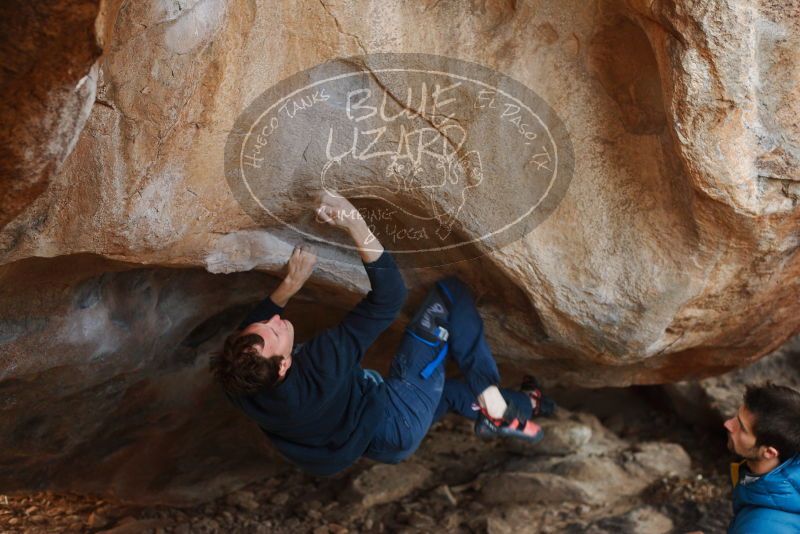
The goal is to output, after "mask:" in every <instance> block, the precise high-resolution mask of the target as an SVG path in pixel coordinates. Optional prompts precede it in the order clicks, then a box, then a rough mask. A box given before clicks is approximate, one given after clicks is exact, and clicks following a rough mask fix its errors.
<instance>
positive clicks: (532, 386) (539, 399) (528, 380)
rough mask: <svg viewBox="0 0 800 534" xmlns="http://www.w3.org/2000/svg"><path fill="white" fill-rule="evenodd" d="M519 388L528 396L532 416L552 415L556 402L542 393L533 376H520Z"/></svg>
mask: <svg viewBox="0 0 800 534" xmlns="http://www.w3.org/2000/svg"><path fill="white" fill-rule="evenodd" d="M519 389H520V391H522V392H523V393H526V394H527V395H528V397H530V399H531V406H532V407H533V417H552V416H553V413H554V412H555V411H556V403H555V401H554V400H553V399H551V398H550V397H547V396H545V395H544V394H543V393H542V388H541V386H540V385H539V381H538V380H536V377H535V376H533V375H525V376H524V377H523V378H522V384H521V385H520V387H519Z"/></svg>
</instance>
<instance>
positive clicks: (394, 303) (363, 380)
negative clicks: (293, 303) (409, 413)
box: [226, 250, 408, 475]
mask: <svg viewBox="0 0 800 534" xmlns="http://www.w3.org/2000/svg"><path fill="white" fill-rule="evenodd" d="M364 268H365V269H366V271H367V276H368V277H369V281H370V284H371V286H372V289H371V290H370V291H369V293H367V295H366V296H365V297H364V298H363V299H362V300H361V302H359V303H358V304H357V305H356V307H355V308H353V309H352V310H351V311H350V312H348V314H347V315H346V316H345V318H344V319H343V320H342V322H341V323H340V324H339V325H337V326H335V327H333V328H328V329H325V330H323V331H321V332H319V333H318V334H317V335H315V336H314V337H313V338H311V339H310V340H308V341H307V342H305V343H302V344H297V345H295V346H294V348H293V349H292V365H291V367H289V370H288V371H287V373H286V377H285V378H284V380H283V381H282V382H281V383H279V384H278V385H277V386H276V387H275V388H274V389H272V390H268V389H264V390H263V391H258V392H256V393H254V394H251V395H239V396H236V395H232V394H229V393H227V392H226V395H227V396H228V398H229V399H231V401H232V402H233V403H234V404H236V405H237V406H239V407H240V408H241V409H242V410H243V411H244V412H245V414H247V416H248V417H250V418H252V419H253V420H255V421H256V423H258V425H259V427H260V428H261V430H262V431H263V432H264V433H265V434H266V435H267V436H268V437H269V439H270V440H271V441H272V443H273V444H274V445H275V447H276V448H277V449H278V451H280V452H281V454H283V455H284V456H285V457H286V458H287V459H289V460H290V461H292V462H293V463H295V464H296V465H297V466H299V467H300V468H301V469H303V470H304V471H306V472H308V473H311V474H314V475H332V474H335V473H338V472H339V471H342V470H343V469H345V468H347V467H349V466H350V465H351V464H352V463H353V462H355V461H356V460H357V459H358V458H359V457H361V455H362V454H363V453H364V451H365V450H366V449H367V447H368V446H369V443H370V441H371V440H372V436H373V434H374V431H375V428H376V426H377V424H378V421H379V420H380V419H381V418H382V417H383V416H384V412H385V406H386V390H385V385H384V384H383V383H380V384H377V383H376V382H375V381H374V380H372V379H370V378H368V377H367V376H365V375H364V371H363V369H362V368H361V365H360V364H361V359H362V358H363V357H364V353H365V352H366V351H367V348H369V346H370V345H371V344H372V343H373V341H375V339H376V338H377V337H378V335H379V334H380V333H381V332H383V331H384V330H385V329H386V328H387V327H388V326H389V325H390V324H391V323H392V322H393V321H394V320H395V318H396V317H397V314H398V313H399V311H400V309H401V308H402V307H403V304H404V303H405V299H406V296H407V293H408V289H407V288H406V286H405V283H404V282H403V278H402V276H401V275H400V271H399V270H398V268H397V264H396V263H395V260H394V257H392V255H391V254H390V253H389V252H388V251H386V250H384V251H383V253H382V254H381V256H380V257H379V258H378V259H377V260H375V261H373V262H371V263H364ZM282 312H283V308H281V307H280V306H278V305H277V304H275V303H274V302H272V300H271V299H270V298H269V297H267V298H266V299H265V300H264V301H262V302H261V303H259V304H258V305H257V306H256V308H255V309H253V311H252V312H250V314H248V316H247V317H246V318H245V320H244V321H242V324H241V325H240V328H245V327H246V326H247V325H249V324H251V323H254V322H257V321H264V320H267V319H269V318H270V317H272V316H273V315H275V314H278V315H280V314H281V313H282Z"/></svg>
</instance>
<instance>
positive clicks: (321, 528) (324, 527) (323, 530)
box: [314, 525, 329, 534]
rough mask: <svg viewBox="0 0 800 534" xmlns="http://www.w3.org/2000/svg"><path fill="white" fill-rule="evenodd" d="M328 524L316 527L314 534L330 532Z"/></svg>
mask: <svg viewBox="0 0 800 534" xmlns="http://www.w3.org/2000/svg"><path fill="white" fill-rule="evenodd" d="M328 532H329V531H328V526H327V525H320V526H318V527H317V528H315V529H314V534H328Z"/></svg>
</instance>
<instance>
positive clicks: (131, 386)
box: [0, 0, 800, 528]
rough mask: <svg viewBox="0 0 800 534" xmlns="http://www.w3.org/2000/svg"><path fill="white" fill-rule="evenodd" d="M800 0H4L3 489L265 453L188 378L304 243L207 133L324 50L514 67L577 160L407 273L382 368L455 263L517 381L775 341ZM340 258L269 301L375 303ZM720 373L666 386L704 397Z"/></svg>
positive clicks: (337, 309) (636, 465)
mask: <svg viewBox="0 0 800 534" xmlns="http://www.w3.org/2000/svg"><path fill="white" fill-rule="evenodd" d="M799 14H800V3H798V1H797V0H782V1H768V0H762V1H760V2H747V3H743V2H733V1H726V0H721V1H718V2H710V3H703V2H700V3H697V2H689V1H682V0H656V1H648V2H644V1H639V0H628V1H623V0H615V1H611V0H608V1H604V0H597V1H585V0H564V1H558V2H555V1H553V2H551V1H527V2H513V1H505V0H476V1H471V2H469V3H463V2H458V1H448V0H428V1H425V2H416V3H405V2H377V1H375V2H334V1H330V0H314V1H308V2H292V3H286V2H270V1H256V0H164V1H161V0H148V1H143V2H138V1H125V0H108V1H91V0H85V1H79V0H62V1H60V2H51V3H49V4H48V6H40V5H38V4H34V3H30V2H27V1H23V0H10V1H7V2H3V3H2V6H0V52H2V53H0V65H2V70H0V72H2V83H0V199H2V200H1V201H0V347H2V350H1V351H0V444H1V445H2V446H1V447H0V488H3V490H6V491H8V492H10V491H13V490H23V489H27V490H33V489H36V490H44V489H57V490H63V491H76V492H82V493H96V494H100V495H105V496H110V497H113V498H118V499H123V500H127V501H130V502H136V503H139V504H153V505H155V504H164V503H168V504H175V505H178V504H180V505H190V504H196V503H198V502H204V501H206V500H208V499H211V498H215V497H219V496H222V495H227V494H229V493H230V491H232V490H234V489H238V488H240V487H241V486H242V485H243V484H247V483H250V482H255V481H258V480H264V477H271V476H273V475H275V474H276V473H277V472H278V471H279V470H280V469H281V467H280V463H279V462H277V461H276V460H275V457H274V454H273V453H272V452H271V450H270V449H269V447H268V446H267V445H266V444H265V443H264V440H263V439H262V437H261V435H260V433H259V432H258V430H257V429H255V428H254V427H253V426H252V425H251V424H250V423H249V422H248V421H246V420H244V418H243V416H241V414H238V413H237V412H235V411H234V410H233V409H232V407H230V406H229V405H227V404H226V402H225V400H224V397H223V396H222V395H221V393H220V392H219V391H218V389H216V388H215V387H214V385H213V384H211V383H210V380H209V376H208V373H207V371H206V369H207V363H208V358H209V356H210V354H211V353H212V352H213V351H215V350H216V349H217V348H218V347H219V346H220V343H221V340H222V339H223V338H224V337H225V335H226V334H227V333H228V332H229V331H230V330H231V329H232V328H233V326H234V325H235V324H236V323H237V322H238V320H239V319H240V318H241V317H242V316H243V315H244V314H245V313H246V311H247V308H248V306H251V305H253V303H255V302H256V301H257V300H258V299H260V298H263V297H264V296H265V295H266V294H268V292H269V291H270V290H271V288H273V287H274V286H275V285H276V284H277V282H278V277H279V276H280V274H281V270H282V268H283V265H284V264H285V262H286V260H287V258H288V256H289V253H290V251H291V249H292V247H293V246H294V244H295V243H293V242H290V241H288V240H286V239H285V238H284V237H283V234H282V233H281V232H280V229H278V228H264V227H262V226H259V225H257V224H255V223H254V221H252V220H251V219H250V218H248V216H247V215H246V214H245V213H244V211H243V210H242V209H241V208H240V207H239V206H238V205H237V203H236V201H235V199H234V198H233V195H232V194H231V192H230V191H229V190H228V188H227V184H226V182H225V180H224V176H223V174H224V173H223V161H222V159H223V148H224V145H225V140H226V135H227V133H228V132H229V130H230V129H231V127H232V124H233V122H234V120H235V118H236V116H237V115H238V113H239V112H241V110H242V109H243V108H244V107H245V106H246V105H247V104H248V103H249V102H250V101H251V100H252V99H253V98H255V97H256V96H257V95H258V94H260V93H261V92H262V91H264V90H265V89H266V88H267V87H270V86H272V85H274V84H275V83H277V82H278V81H280V80H282V79H284V78H286V77H287V76H290V75H291V74H293V73H295V72H297V71H300V70H303V69H305V68H309V67H312V66H314V65H317V64H319V63H321V62H324V61H327V60H330V59H332V58H336V57H341V56H348V55H353V54H368V53H372V52H421V53H436V54H441V55H449V56H453V57H458V58H462V59H466V60H470V61H474V62H477V63H480V64H483V65H486V66H488V67H491V68H493V69H496V70H498V71H501V72H503V73H506V74H508V75H510V76H512V77H513V78H515V79H517V80H519V81H520V82H522V83H524V84H525V85H527V86H528V87H530V88H531V89H532V90H533V91H535V92H536V93H537V94H538V95H540V96H541V97H542V98H543V99H544V100H545V101H547V102H548V104H549V105H550V106H551V107H552V108H553V109H554V110H555V111H556V113H557V114H558V115H559V116H560V117H561V119H562V120H563V121H564V123H565V125H566V127H567V129H568V130H569V131H570V133H571V138H572V143H573V147H574V152H575V156H576V158H575V160H576V168H575V173H574V178H573V180H572V182H571V184H570V188H569V191H568V193H567V195H566V197H565V198H564V199H563V201H562V202H561V204H560V205H559V206H558V208H557V209H556V210H555V211H554V212H553V214H552V215H551V216H550V217H549V218H548V219H547V220H546V221H545V222H544V223H542V224H541V225H540V226H538V227H537V228H536V229H535V231H533V232H532V233H530V234H529V235H528V236H526V237H525V238H524V239H521V240H519V241H517V242H515V243H513V244H511V245H509V246H507V247H505V248H503V249H502V250H492V251H489V250H487V251H484V252H486V254H485V255H484V256H482V257H481V258H480V259H477V260H474V261H471V262H462V263H458V264H454V265H450V266H446V267H443V268H441V269H424V270H423V269H413V268H408V269H406V270H405V271H404V277H405V279H406V282H407V285H408V286H409V287H410V288H411V289H412V296H411V298H410V299H409V302H408V304H407V306H406V309H405V310H404V313H403V316H402V317H401V318H400V320H399V321H398V322H397V323H396V324H395V325H394V327H393V328H392V329H391V330H390V331H389V332H387V333H386V334H385V335H384V336H383V337H382V338H381V340H380V341H379V343H378V344H376V346H375V347H373V349H372V350H371V352H370V354H369V355H368V359H367V362H366V363H367V364H368V365H370V366H372V367H374V368H378V369H381V370H385V369H386V368H387V367H388V362H389V359H390V357H391V354H393V349H394V348H395V347H396V344H397V341H398V339H399V335H400V334H401V332H402V326H403V324H404V321H405V320H407V319H408V317H409V316H410V315H411V314H412V313H413V310H414V306H415V305H416V303H417V302H418V301H419V299H420V298H421V296H422V294H423V293H424V291H425V289H426V287H427V286H428V284H429V283H430V282H431V281H432V280H434V279H436V278H438V277H440V276H442V275H443V274H447V273H455V274H458V275H459V276H461V277H462V278H463V279H464V280H465V281H467V282H468V283H469V284H470V286H471V287H473V288H474V291H475V294H476V296H477V297H478V304H479V307H480V311H481V314H482V316H483V317H484V319H485V321H486V326H487V335H488V337H489V342H490V344H491V346H492V347H493V349H494V350H495V352H496V356H497V359H498V361H499V362H500V364H501V368H502V370H503V373H504V376H505V377H507V378H508V382H509V383H511V382H513V381H514V379H515V377H517V376H519V374H520V373H521V372H522V371H534V372H535V373H537V374H539V375H540V376H542V377H543V379H544V380H545V381H546V383H547V384H548V385H561V386H575V385H580V386H592V387H601V386H626V385H631V384H661V383H678V382H680V381H682V380H694V379H700V378H704V377H710V376H714V375H719V374H721V373H723V372H725V371H729V370H731V369H734V368H736V367H739V366H743V365H745V364H748V363H751V362H753V361H755V360H757V359H758V358H759V357H761V356H763V355H764V354H767V353H769V352H770V351H773V350H775V349H776V348H778V347H779V346H781V345H782V344H783V343H784V342H786V340H787V339H789V338H790V337H791V336H792V335H793V334H794V333H797V332H798V331H800V298H798V297H800V276H798V275H800V253H799V252H798V251H799V250H800V232H798V222H800V207H798V194H800V185H798V181H800V174H798V172H799V171H798V169H800V165H798V163H800V125H798V122H797V117H798V116H800V68H799V67H800V53H799V52H798V50H800V15H799ZM508 194H509V195H512V196H513V194H514V192H513V191H509V193H508ZM309 209H311V207H309ZM354 265H355V264H354V263H352V262H349V261H342V262H337V261H333V260H332V261H325V262H321V263H320V264H319V266H318V269H317V272H316V273H315V275H314V276H313V277H312V280H311V281H310V283H309V285H308V287H307V288H306V289H305V290H304V291H303V292H302V293H301V294H300V295H298V296H297V297H296V298H295V300H294V301H293V302H292V303H291V305H290V306H289V308H288V309H287V317H288V318H289V319H290V320H292V322H293V323H295V324H296V325H297V327H298V328H297V333H298V337H299V338H302V337H303V336H308V335H311V333H313V331H314V330H315V329H316V328H319V327H321V326H324V325H327V324H334V323H335V322H336V321H338V319H340V318H341V317H342V315H343V314H344V313H346V311H347V310H348V308H349V306H352V305H353V304H355V303H356V302H357V301H358V299H359V298H361V297H362V296H363V294H364V293H365V292H366V290H367V279H366V276H365V274H364V273H363V270H361V269H359V268H357V267H356V266H354ZM245 271H247V272H245ZM222 273H226V274H222ZM720 380H724V379H720ZM701 384H708V383H706V382H702V383H701ZM716 384H717V385H716V386H715V385H700V386H698V385H697V384H694V383H693V384H690V385H688V386H683V385H676V386H674V388H673V389H671V390H670V392H671V395H672V397H673V399H676V400H681V401H682V402H685V403H688V404H687V405H688V406H697V404H692V402H697V401H698V399H700V400H702V399H703V398H706V397H705V396H706V395H708V394H709V392H711V391H713V390H715V389H720V388H721V389H725V387H726V386H725V384H724V382H717V383H716ZM698 388H699V389H698ZM720 406H722V404H720ZM726 406H727V405H726ZM712 411H713V410H712ZM576 417H577V418H578V419H577V420H576V421H573V422H572V423H574V424H580V425H584V427H585V428H589V429H592V436H594V438H593V439H598V437H597V436H603V435H605V434H604V433H603V431H602V430H600V429H599V428H595V427H593V426H592V425H591V424H589V423H588V422H587V421H585V420H583V419H581V416H576ZM572 423H565V424H567V425H568V426H569V425H570V424H572ZM462 430H463V429H462ZM662 430H663V429H662ZM454 431H455V430H454ZM580 432H585V431H583V430H582V431H580ZM580 432H579V433H580ZM444 434H446V433H444ZM443 439H446V438H443ZM613 441H614V440H613V439H612V438H610V437H609V438H608V439H607V440H606V441H605V442H603V443H604V445H602V447H606V449H604V451H606V452H603V453H602V454H601V456H603V457H604V458H607V460H604V462H605V463H604V464H603V465H605V469H607V470H608V474H607V475H605V476H609V477H614V476H617V475H618V474H619V473H618V471H617V470H616V469H617V468H619V469H623V468H622V467H619V466H621V465H622V466H632V467H631V470H632V473H628V472H627V471H626V472H625V476H630V477H633V480H634V481H635V482H633V483H632V484H633V486H634V487H636V488H637V491H638V489H639V488H641V487H644V486H646V485H647V484H650V483H652V481H653V480H654V479H656V478H658V477H659V476H662V475H663V473H662V472H661V471H659V469H661V467H658V465H656V466H655V467H654V466H653V464H652V462H651V463H648V460H647V457H648V456H647V455H648V454H650V453H653V449H648V448H646V447H645V448H644V449H642V450H643V451H644V453H642V451H640V450H638V449H636V450H630V449H629V448H628V449H626V447H628V445H626V444H624V443H617V442H614V443H612V442H613ZM590 442H591V440H590ZM598 446H600V445H598ZM657 449H658V450H667V451H672V452H670V453H669V455H668V456H669V458H672V459H673V460H674V458H678V457H679V456H681V455H680V454H678V453H675V451H674V450H673V449H672V448H669V447H667V448H666V449H665V448H664V447H663V446H658V447H657ZM626 450H627V452H625V451H626ZM673 453H674V454H673ZM575 454H579V453H577V452H576V453H575ZM637 454H638V455H639V456H641V455H642V454H643V455H644V456H643V457H644V458H645V459H644V460H642V459H641V458H639V457H637ZM681 457H682V456H681ZM631 458H632V459H631ZM637 458H639V459H637ZM682 458H684V459H683V460H681V461H680V462H677V463H676V462H675V461H673V460H665V462H664V465H672V466H676V465H679V464H680V465H681V466H684V467H685V466H686V465H687V464H686V461H685V457H682ZM484 460H486V459H482V460H481V461H484ZM486 461H488V460H486ZM564 461H565V460H564V459H563V458H562V459H553V458H549V459H547V458H545V459H542V458H538V459H536V460H530V459H523V460H520V462H521V464H520V465H518V466H517V464H514V465H515V467H513V468H511V467H509V468H508V469H506V468H505V467H499V468H498V469H495V470H494V471H493V470H492V469H482V470H481V471H482V472H483V471H486V472H490V473H494V475H496V477H497V479H498V480H500V481H501V482H492V481H491V479H486V480H484V479H481V481H480V483H476V485H475V486H474V487H472V486H471V487H469V488H465V489H464V490H463V491H462V492H461V494H463V495H468V496H469V495H472V494H473V493H474V494H475V495H481V497H480V498H481V499H484V500H487V499H488V501H486V502H489V501H491V499H493V498H496V497H492V496H491V495H492V491H493V490H492V489H491V488H493V487H495V488H499V487H503V488H505V487H511V486H510V485H511V483H512V482H513V483H514V484H521V485H522V486H523V487H526V488H536V487H539V486H537V484H542V478H543V475H542V473H550V475H548V476H547V477H545V478H547V479H548V481H550V482H552V483H553V484H554V485H555V486H554V487H559V488H562V489H560V490H559V491H563V492H566V493H564V495H570V496H571V497H570V498H574V499H575V502H582V503H584V505H585V506H589V507H590V509H591V507H592V506H596V505H597V502H598V501H597V500H596V496H597V494H598V492H599V491H600V490H599V489H598V488H597V487H596V485H593V484H596V481H595V482H592V481H591V480H590V479H591V478H592V475H591V473H589V472H583V471H582V470H583V469H584V467H581V461H580V459H575V460H574V461H572V460H570V461H568V462H567V463H563V462H564ZM642 462H644V463H642ZM655 463H656V464H659V462H655ZM420 465H421V467H424V468H425V469H427V470H429V471H430V470H431V469H432V468H433V469H435V467H432V466H430V465H425V462H424V461H422V460H421V463H420ZM613 466H616V467H613ZM484 467H486V466H484ZM654 469H655V470H654ZM681 469H682V470H681V472H682V473H685V472H686V469H683V468H681ZM562 471H563V473H569V476H566V477H565V476H563V475H561V476H562V478H563V479H564V480H561V479H558V478H553V476H557V475H558V473H560V472H562ZM379 472H380V471H379ZM508 473H511V474H508ZM552 473H556V475H553V474H552ZM365 476H366V475H365ZM620 476H621V475H620ZM504 477H505V478H504ZM581 477H583V478H581ZM276 480H280V481H281V483H283V481H285V480H289V481H291V480H293V479H291V478H290V479H276ZM443 480H444V481H443V482H442V484H448V485H450V484H452V485H454V486H459V485H460V484H465V483H466V481H463V480H462V481H451V480H450V479H443ZM575 481H577V482H575ZM287 483H291V482H287ZM493 484H494V486H493ZM623 486H625V484H620V485H619V487H620V488H622V487H623ZM298 487H299V486H298ZM548 487H549V486H548ZM332 488H334V486H331V487H330V488H328V487H327V486H325V487H324V488H323V491H334V490H333V489H332ZM420 488H424V491H428V489H429V488H427V486H425V484H423V483H421V482H420V483H415V486H414V489H413V490H411V491H418V490H419V491H423V490H422V489H420ZM487 488H488V489H487ZM258 491H261V490H258ZM265 491H266V490H265ZM549 491H550V490H548V492H549ZM620 491H622V490H621V489H620ZM272 493H273V490H272V489H271V488H270V489H269V494H270V495H272ZM456 493H458V492H456ZM534 493H535V492H534ZM410 494H413V493H410ZM259 495H260V494H259ZM426 495H427V493H426ZM619 495H623V494H622V493H620V494H619ZM290 496H291V494H290ZM431 498H432V499H433V497H431ZM458 498H459V499H460V498H462V497H460V496H459V497H458ZM470 499H471V497H468V498H467V499H466V501H470ZM324 500H325V499H324V498H321V499H319V502H321V503H322V502H324ZM445 500H447V499H445ZM226 502H227V501H226ZM401 502H402V501H401ZM476 502H477V501H476ZM362 505H363V503H362ZM278 506H280V503H278ZM380 506H382V505H379V504H375V505H374V507H369V506H367V507H366V508H369V509H376V508H375V507H378V508H379V507H380ZM413 512H414V510H413V507H412V509H410V510H406V511H405V513H407V514H412V515H413ZM319 513H320V514H323V513H326V512H325V511H324V510H323V511H319ZM392 513H394V512H392ZM420 513H422V512H420ZM587 513H588V512H587ZM626 513H627V512H626ZM631 513H646V514H647V513H650V512H649V511H647V510H646V511H644V512H631ZM28 515H35V514H33V512H31V513H30V514H28ZM98 515H100V516H102V515H103V514H102V513H99V512H98ZM423 515H424V514H423ZM512 515H513V516H514V518H516V517H517V514H512ZM584 515H585V514H584ZM364 517H365V518H366V517H367V516H364ZM376 517H377V516H376ZM468 519H469V518H467V520H468ZM366 520H367V519H364V521H366ZM438 520H439V517H438V516H437V521H438ZM419 521H424V520H421V519H420V520H419ZM498 521H506V520H505V519H502V518H501V519H498ZM581 521H584V523H581V524H582V525H583V526H586V525H588V524H589V523H590V522H591V515H585V517H584V519H581ZM615 521H616V520H615ZM334 522H335V521H334ZM377 524H380V521H379V520H378V519H373V526H374V525H377ZM383 524H384V525H385V524H386V523H385V522H384V523H383ZM498 524H500V523H498ZM365 525H366V523H364V528H366V526H365ZM359 528H360V527H359ZM497 528H501V527H497ZM509 528H513V526H511V527H509ZM581 528H583V527H581ZM587 528H588V527H587ZM598 528H600V527H598Z"/></svg>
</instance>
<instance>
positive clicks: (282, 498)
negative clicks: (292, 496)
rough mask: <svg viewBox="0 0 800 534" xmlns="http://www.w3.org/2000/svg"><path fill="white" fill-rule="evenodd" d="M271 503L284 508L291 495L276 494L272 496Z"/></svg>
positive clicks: (284, 493) (283, 492)
mask: <svg viewBox="0 0 800 534" xmlns="http://www.w3.org/2000/svg"><path fill="white" fill-rule="evenodd" d="M269 502H271V503H272V504H276V505H278V506H283V505H284V504H286V503H287V502H289V494H288V493H286V492H285V491H282V492H280V493H276V494H275V495H273V496H272V498H271V499H270V500H269Z"/></svg>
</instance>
